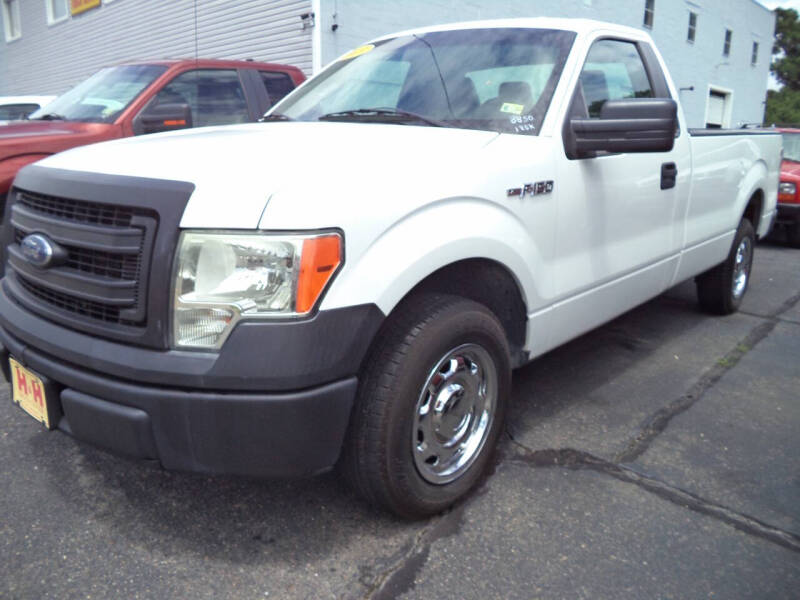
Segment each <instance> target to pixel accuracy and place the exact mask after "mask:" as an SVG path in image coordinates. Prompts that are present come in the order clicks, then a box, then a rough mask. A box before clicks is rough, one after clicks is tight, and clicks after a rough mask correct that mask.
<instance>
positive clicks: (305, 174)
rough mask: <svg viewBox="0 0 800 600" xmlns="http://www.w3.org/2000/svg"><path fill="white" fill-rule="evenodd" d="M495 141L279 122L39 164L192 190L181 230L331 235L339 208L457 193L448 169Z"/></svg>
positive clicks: (149, 139)
mask: <svg viewBox="0 0 800 600" xmlns="http://www.w3.org/2000/svg"><path fill="white" fill-rule="evenodd" d="M497 135H498V134H496V133H494V132H486V131H473V130H463V129H447V128H438V127H418V126H406V125H384V124H374V123H371V124H363V123H332V122H311V123H307V122H272V123H257V124H248V125H235V126H226V127H213V128H202V129H193V130H186V131H182V132H176V133H167V134H156V135H148V136H144V137H138V138H127V139H123V140H118V141H114V142H109V143H105V144H95V145H93V146H89V147H83V148H76V149H75V150H71V151H69V152H65V153H62V154H59V155H57V156H52V157H49V158H47V159H45V160H43V161H40V162H39V163H37V164H38V165H39V166H41V167H51V168H58V169H69V170H79V171H90V172H97V173H103V174H109V175H128V176H136V177H148V178H154V179H169V180H176V181H186V182H190V183H193V184H194V185H195V190H194V192H193V194H192V197H191V199H190V201H189V204H188V205H187V207H186V210H185V211H184V215H183V219H182V220H181V227H197V228H216V229H223V228H231V229H235V228H245V229H247V228H255V227H258V226H259V223H261V226H262V227H270V228H282V227H284V226H287V225H288V224H285V223H283V222H278V221H280V219H278V221H276V220H271V219H270V216H271V215H274V216H275V217H276V218H277V215H278V214H281V215H286V214H287V212H289V213H291V217H292V219H293V222H292V224H291V225H288V226H290V227H292V228H299V227H315V226H319V227H331V226H337V225H339V224H338V223H336V222H331V221H336V220H337V219H336V218H335V213H332V207H331V206H330V205H331V204H332V203H341V202H343V201H346V202H354V201H358V202H362V201H369V202H385V201H387V199H388V198H389V196H391V195H397V194H399V193H401V190H403V189H404V188H408V187H409V185H410V183H412V182H413V183H414V184H415V185H416V189H417V190H419V187H420V181H421V180H422V181H425V182H431V185H430V186H427V187H428V188H430V187H435V182H437V181H441V180H443V179H444V180H448V181H449V184H450V185H449V189H450V190H451V191H452V190H453V189H454V188H455V187H457V186H454V185H453V180H452V178H450V177H448V176H447V175H446V172H448V171H449V170H450V169H449V168H448V167H449V165H462V167H463V165H464V163H465V162H469V161H468V160H467V156H468V155H470V154H471V153H473V154H474V152H475V150H477V149H479V148H482V147H483V146H485V145H486V144H488V143H489V142H490V141H491V140H493V139H494V138H496V137H497ZM409 189H410V188H409ZM429 191H432V190H429ZM417 193H418V192H417ZM268 202H269V203H270V206H269V208H267V210H266V211H265V207H266V206H267V203H268ZM273 205H274V206H273ZM279 207H280V208H279ZM340 208H341V204H340ZM262 214H263V215H264V220H262Z"/></svg>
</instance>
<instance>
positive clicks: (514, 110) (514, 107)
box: [500, 102, 525, 115]
mask: <svg viewBox="0 0 800 600" xmlns="http://www.w3.org/2000/svg"><path fill="white" fill-rule="evenodd" d="M523 110H525V107H524V106H523V105H522V104H514V103H513V102H504V103H503V106H501V107H500V112H504V113H510V114H512V115H521V114H522V111H523Z"/></svg>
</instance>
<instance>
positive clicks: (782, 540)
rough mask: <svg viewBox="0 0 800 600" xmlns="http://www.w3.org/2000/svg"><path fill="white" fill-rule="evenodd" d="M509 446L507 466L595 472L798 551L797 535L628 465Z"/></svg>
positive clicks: (577, 453) (567, 452) (799, 538)
mask: <svg viewBox="0 0 800 600" xmlns="http://www.w3.org/2000/svg"><path fill="white" fill-rule="evenodd" d="M512 443H513V444H514V445H516V446H517V447H518V448H519V451H518V452H517V454H515V455H514V456H511V457H509V458H508V462H509V463H510V464H526V465H533V466H535V467H562V468H567V469H576V470H577V469H589V470H592V471H597V472H599V473H603V474H606V475H609V476H611V477H614V478H615V479H618V480H620V481H624V482H626V483H631V484H633V485H636V486H638V487H640V488H642V489H644V490H646V491H648V492H651V493H652V494H655V495H656V496H658V497H659V498H663V499H665V500H668V501H669V502H672V503H673V504H677V505H678V506H681V507H684V508H688V509H690V510H693V511H695V512H698V513H700V514H703V515H707V516H710V517H714V518H716V519H718V520H720V521H724V522H725V523H727V524H729V525H731V526H733V527H734V528H736V529H738V530H739V531H742V532H744V533H747V534H750V535H753V536H756V537H759V538H761V539H764V540H767V541H770V542H772V543H774V544H778V545H780V546H783V547H784V548H788V549H789V550H793V551H795V552H800V536H798V535H796V534H794V533H791V532H789V531H785V530H783V529H779V528H777V527H774V526H773V525H770V524H769V523H765V522H763V521H761V520H759V519H756V518H755V517H752V516H750V515H746V514H744V513H740V512H737V511H735V510H732V509H730V508H728V507H727V506H724V505H722V504H717V503H716V502H712V501H710V500H706V499H705V498H702V497H700V496H698V495H696V494H693V493H692V492H689V491H686V490H684V489H681V488H679V487H676V486H673V485H670V484H667V483H664V482H663V481H661V480H659V479H656V478H654V477H651V476H649V475H647V474H645V473H643V472H641V471H639V470H637V469H633V468H631V467H630V466H627V465H620V464H616V463H614V462H611V461H607V460H605V459H603V458H600V457H597V456H594V455H593V454H589V453H588V452H583V451H581V450H575V449H573V448H563V449H558V450H556V449H544V450H531V449H530V448H528V447H527V446H525V445H523V444H521V443H520V442H518V441H516V440H512Z"/></svg>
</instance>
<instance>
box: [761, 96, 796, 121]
mask: <svg viewBox="0 0 800 600" xmlns="http://www.w3.org/2000/svg"><path fill="white" fill-rule="evenodd" d="M798 123H800V90H792V89H789V88H788V87H784V88H783V89H781V90H780V91H777V92H776V91H775V90H770V91H769V92H767V113H766V115H765V116H764V124H765V125H792V124H798Z"/></svg>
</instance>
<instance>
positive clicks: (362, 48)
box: [339, 44, 375, 60]
mask: <svg viewBox="0 0 800 600" xmlns="http://www.w3.org/2000/svg"><path fill="white" fill-rule="evenodd" d="M374 48H375V44H365V45H363V46H359V47H358V48H354V49H353V50H350V52H348V53H347V54H343V55H342V56H341V57H340V58H339V60H350V59H351V58H355V57H356V56H361V55H362V54H366V53H367V52H369V51H371V50H373V49H374Z"/></svg>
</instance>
